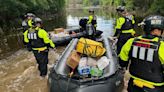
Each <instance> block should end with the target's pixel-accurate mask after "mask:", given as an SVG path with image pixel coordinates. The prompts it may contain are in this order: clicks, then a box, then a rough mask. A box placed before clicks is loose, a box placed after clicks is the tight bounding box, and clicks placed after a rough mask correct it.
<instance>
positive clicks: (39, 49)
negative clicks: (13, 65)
mask: <svg viewBox="0 0 164 92" xmlns="http://www.w3.org/2000/svg"><path fill="white" fill-rule="evenodd" d="M32 49H33V50H38V51H39V52H40V51H44V50H46V49H47V47H41V48H32Z"/></svg>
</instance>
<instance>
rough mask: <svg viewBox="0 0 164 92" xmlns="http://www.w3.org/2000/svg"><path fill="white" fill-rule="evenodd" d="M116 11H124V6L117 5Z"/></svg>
mask: <svg viewBox="0 0 164 92" xmlns="http://www.w3.org/2000/svg"><path fill="white" fill-rule="evenodd" d="M116 11H117V12H123V11H125V7H124V6H118V7H117V8H116Z"/></svg>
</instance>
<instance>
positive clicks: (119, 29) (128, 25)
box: [114, 6, 135, 54]
mask: <svg viewBox="0 0 164 92" xmlns="http://www.w3.org/2000/svg"><path fill="white" fill-rule="evenodd" d="M116 11H117V13H118V14H119V16H120V17H119V18H118V19H117V20H116V26H115V34H114V37H117V38H118V42H117V54H119V53H120V51H121V48H122V46H123V45H124V44H125V43H126V41H127V40H128V39H130V38H133V37H134V34H135V30H134V24H135V18H134V16H133V15H131V14H129V13H128V12H127V11H126V9H125V7H124V6H118V7H117V9H116Z"/></svg>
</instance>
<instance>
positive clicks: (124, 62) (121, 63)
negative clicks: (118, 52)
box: [119, 58, 129, 69]
mask: <svg viewBox="0 0 164 92" xmlns="http://www.w3.org/2000/svg"><path fill="white" fill-rule="evenodd" d="M128 63H129V62H128V61H123V60H121V59H120V58H119V64H120V66H121V67H122V68H124V67H126V69H127V67H128Z"/></svg>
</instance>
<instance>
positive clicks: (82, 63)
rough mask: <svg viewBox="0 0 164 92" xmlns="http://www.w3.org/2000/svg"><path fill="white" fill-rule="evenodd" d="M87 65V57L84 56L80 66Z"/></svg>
mask: <svg viewBox="0 0 164 92" xmlns="http://www.w3.org/2000/svg"><path fill="white" fill-rule="evenodd" d="M84 66H87V57H82V58H81V59H80V62H79V67H84Z"/></svg>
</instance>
